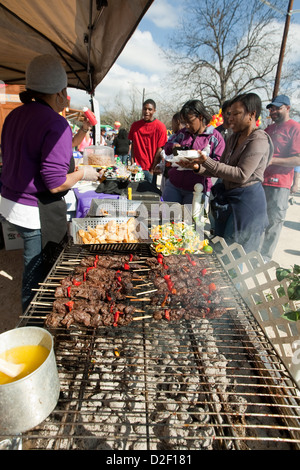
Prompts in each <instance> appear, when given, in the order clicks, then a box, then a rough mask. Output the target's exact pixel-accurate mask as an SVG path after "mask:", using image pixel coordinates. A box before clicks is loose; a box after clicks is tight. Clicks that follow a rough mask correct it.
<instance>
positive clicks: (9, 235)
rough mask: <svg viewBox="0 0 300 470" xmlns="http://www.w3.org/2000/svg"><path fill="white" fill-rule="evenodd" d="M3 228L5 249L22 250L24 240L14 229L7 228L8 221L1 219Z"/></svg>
mask: <svg viewBox="0 0 300 470" xmlns="http://www.w3.org/2000/svg"><path fill="white" fill-rule="evenodd" d="M1 224H2V230H3V238H4V244H5V249H6V250H7V251H9V250H22V249H23V248H24V242H23V239H22V238H21V236H20V235H19V234H18V232H16V231H15V230H12V229H10V228H9V225H8V223H7V222H6V221H5V220H3V221H2V222H1Z"/></svg>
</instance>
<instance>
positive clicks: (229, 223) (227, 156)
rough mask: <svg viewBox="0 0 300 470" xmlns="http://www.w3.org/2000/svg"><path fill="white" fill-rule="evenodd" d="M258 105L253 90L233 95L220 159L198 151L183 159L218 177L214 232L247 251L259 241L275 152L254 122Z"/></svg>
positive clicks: (265, 212)
mask: <svg viewBox="0 0 300 470" xmlns="http://www.w3.org/2000/svg"><path fill="white" fill-rule="evenodd" d="M261 106H262V105H261V100H260V98H259V96H258V95H257V94H255V93H247V94H242V95H239V96H237V97H236V98H234V99H233V100H232V101H231V114H230V116H229V123H230V126H231V128H232V130H233V134H232V136H231V137H230V138H229V139H228V141H227V143H226V148H225V150H224V153H223V154H222V156H221V159H220V161H217V160H216V159H213V158H211V157H210V156H207V155H205V154H204V153H203V152H201V151H199V158H198V159H195V160H194V161H191V162H188V163H183V166H188V165H189V166H190V167H191V168H193V169H194V171H195V172H196V173H200V174H201V173H202V174H204V175H209V176H211V177H216V178H219V179H221V180H222V183H220V182H217V183H216V184H215V185H214V186H213V188H212V193H213V195H214V196H215V199H213V200H212V201H211V205H212V207H213V208H214V211H213V213H214V220H215V227H214V230H215V235H216V236H220V237H222V238H224V239H225V241H226V242H227V244H228V245H230V244H232V243H234V242H236V243H239V244H240V245H242V246H243V247H244V250H245V251H246V253H248V252H250V251H252V250H255V251H258V249H259V241H260V239H261V236H262V234H263V231H264V228H265V227H266V226H267V224H268V218H267V204H266V198H265V193H264V190H263V187H262V182H263V179H264V171H265V168H266V166H267V164H268V162H269V161H270V159H271V158H272V155H273V145H272V141H271V139H270V137H269V136H268V134H267V133H266V132H265V131H263V130H262V129H258V128H257V127H256V121H257V119H258V117H259V116H260V113H261Z"/></svg>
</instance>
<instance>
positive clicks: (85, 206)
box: [74, 188, 120, 219]
mask: <svg viewBox="0 0 300 470" xmlns="http://www.w3.org/2000/svg"><path fill="white" fill-rule="evenodd" d="M74 194H75V196H76V199H77V207H76V218H78V219H80V218H82V217H86V216H87V213H88V211H89V210H90V207H91V203H92V199H119V197H120V196H119V195H116V194H104V193H96V191H86V192H82V193H80V192H79V191H78V189H77V188H74Z"/></svg>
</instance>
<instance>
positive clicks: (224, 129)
mask: <svg viewBox="0 0 300 470" xmlns="http://www.w3.org/2000/svg"><path fill="white" fill-rule="evenodd" d="M229 116H230V100H226V101H224V103H223V106H222V117H223V124H221V125H220V126H217V127H216V129H217V131H219V132H220V134H221V136H222V137H223V139H224V140H225V143H226V142H227V140H228V139H229V137H230V136H231V134H232V133H233V130H232V129H231V127H230V124H229Z"/></svg>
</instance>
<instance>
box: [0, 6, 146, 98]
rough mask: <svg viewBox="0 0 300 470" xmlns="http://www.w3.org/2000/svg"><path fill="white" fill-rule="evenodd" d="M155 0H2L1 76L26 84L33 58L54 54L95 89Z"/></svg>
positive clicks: (73, 77) (71, 79)
mask: <svg viewBox="0 0 300 470" xmlns="http://www.w3.org/2000/svg"><path fill="white" fill-rule="evenodd" d="M153 1H154V0H50V1H44V0H0V80H2V81H3V82H4V83H6V84H19V85H22V84H25V71H26V67H27V64H28V63H29V62H30V61H31V59H32V58H33V57H35V56H36V55H39V54H53V55H56V56H58V57H60V59H61V61H62V63H63V65H64V66H65V69H66V71H67V74H68V86H69V87H73V88H77V89H81V90H85V91H87V92H88V93H89V94H91V95H93V94H94V91H95V88H96V86H97V85H98V84H99V83H100V82H101V81H102V80H103V78H104V77H105V75H106V74H107V73H108V71H109V70H110V68H111V67H112V65H113V64H114V62H115V61H116V60H117V58H118V56H119V55H120V53H121V52H122V50H123V48H124V47H125V45H126V43H127V42H128V40H129V39H130V37H131V36H132V34H133V32H134V31H135V29H136V27H137V26H138V24H139V22H140V21H141V19H142V17H143V16H144V15H145V13H146V11H147V10H148V8H149V7H150V6H151V4H152V3H153Z"/></svg>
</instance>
